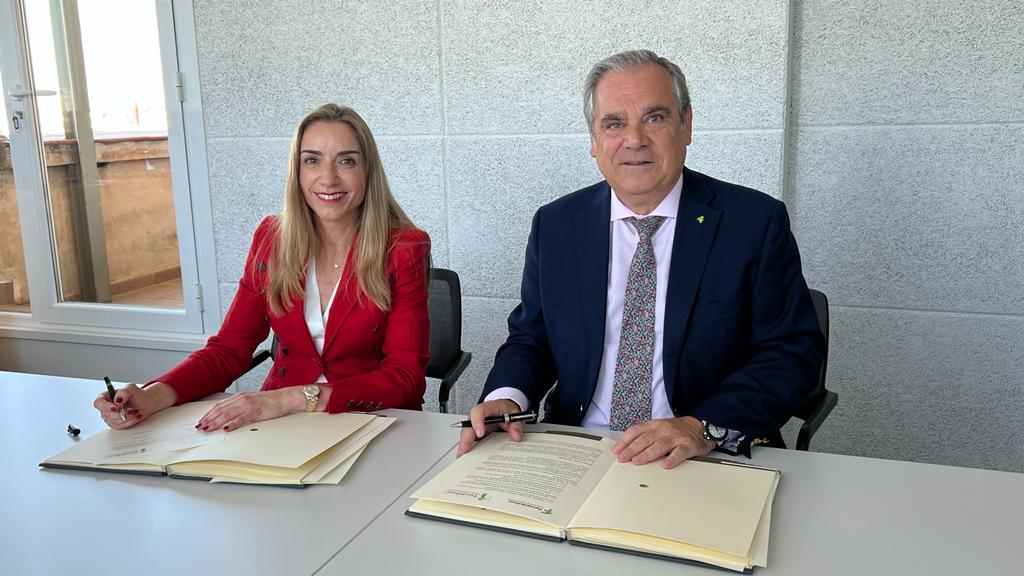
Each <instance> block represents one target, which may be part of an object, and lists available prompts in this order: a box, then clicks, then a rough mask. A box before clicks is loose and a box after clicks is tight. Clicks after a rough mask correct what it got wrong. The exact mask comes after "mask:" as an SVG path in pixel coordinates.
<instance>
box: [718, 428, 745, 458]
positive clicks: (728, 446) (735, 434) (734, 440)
mask: <svg viewBox="0 0 1024 576" xmlns="http://www.w3.org/2000/svg"><path fill="white" fill-rule="evenodd" d="M746 437H747V435H746V434H744V433H742V432H739V431H736V430H729V431H728V432H727V433H726V435H725V440H722V444H721V445H720V446H719V448H721V449H723V450H726V451H728V452H732V453H733V454H735V453H736V452H737V450H738V449H739V447H740V444H742V443H743V440H744V439H746Z"/></svg>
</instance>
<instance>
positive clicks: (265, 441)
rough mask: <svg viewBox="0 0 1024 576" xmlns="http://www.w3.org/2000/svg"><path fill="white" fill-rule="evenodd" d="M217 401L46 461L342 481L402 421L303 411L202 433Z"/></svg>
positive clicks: (172, 412)
mask: <svg viewBox="0 0 1024 576" xmlns="http://www.w3.org/2000/svg"><path fill="white" fill-rule="evenodd" d="M215 403H216V402H215V401H206V402H190V403H187V404H183V405H181V406H175V407H173V408H168V409H166V410H163V411H161V412H158V413H157V414H155V415H153V417H151V418H150V419H148V420H146V421H145V422H143V423H141V424H139V425H137V426H133V427H132V428H129V429H127V430H110V429H107V430H103V431H102V432H99V433H97V434H96V435H94V436H91V437H89V438H87V439H85V440H82V441H81V442H77V443H75V444H74V445H72V446H71V447H69V448H67V449H66V450H63V451H62V452H60V453H58V454H55V455H53V456H51V457H49V458H47V459H46V460H44V461H43V462H42V463H41V464H40V466H43V467H45V468H65V469H73V470H91V471H96V470H101V471H107V472H127V473H135V474H158V475H160V474H166V475H167V476H173V477H181V478H195V479H204V480H205V479H208V480H210V481H211V482H235V483H242V484H272V485H281V486H293V487H303V486H305V485H307V484H338V483H339V482H341V479H342V478H343V477H344V476H345V474H346V473H347V472H348V471H349V469H350V468H351V467H352V465H353V464H354V463H355V461H356V459H357V458H358V457H359V455H360V454H362V452H363V450H364V449H365V448H366V446H367V445H368V444H369V443H370V441H371V440H373V439H374V438H375V437H376V436H377V435H378V434H380V433H381V432H383V431H384V430H385V429H386V428H387V427H388V426H390V425H391V423H392V422H394V421H395V419H394V418H389V417H384V416H374V415H372V414H356V413H346V414H324V413H305V412H301V413H296V414H289V415H287V416H283V417H281V418H276V419H274V420H265V421H263V422H255V423H253V424H249V425H246V426H243V427H241V428H239V429H237V430H232V431H231V432H224V431H222V430H218V431H214V432H203V431H200V430H196V429H195V424H196V422H198V421H199V418H200V417H202V415H203V414H205V413H206V412H207V411H208V410H209V409H210V408H211V407H212V406H213V405H214V404H215Z"/></svg>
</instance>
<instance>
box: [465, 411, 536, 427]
mask: <svg viewBox="0 0 1024 576" xmlns="http://www.w3.org/2000/svg"><path fill="white" fill-rule="evenodd" d="M536 419H537V413H536V412H534V411H533V410H530V411H528V412H513V413H512V414H502V415H501V416H488V417H487V418H484V424H503V423H504V424H508V423H510V422H524V421H529V422H533V421H534V420H536ZM451 427H452V428H472V427H473V422H472V421H470V420H463V421H462V422H456V423H454V424H452V425H451Z"/></svg>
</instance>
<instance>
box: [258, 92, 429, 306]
mask: <svg viewBox="0 0 1024 576" xmlns="http://www.w3.org/2000/svg"><path fill="white" fill-rule="evenodd" d="M320 121H327V122H342V123H344V124H348V125H349V126H351V127H352V130H353V131H354V132H355V134H356V139H357V140H358V141H359V146H360V148H362V151H363V157H364V158H365V159H366V196H365V198H364V199H363V205H362V206H361V208H360V210H361V214H360V218H359V233H358V235H357V246H356V267H355V268H356V279H357V281H358V293H357V298H359V299H362V297H363V296H364V295H365V296H366V297H367V298H369V299H370V301H372V302H373V303H374V304H375V305H376V306H377V307H378V308H380V309H381V310H390V309H391V286H390V284H389V282H388V277H387V271H386V269H385V263H386V262H387V256H388V251H389V250H390V249H391V246H390V237H391V231H392V230H394V229H396V228H412V227H413V223H412V220H410V219H409V217H408V216H406V214H405V212H403V211H402V208H401V207H400V206H399V205H398V202H396V201H395V198H394V196H393V195H392V194H391V188H390V187H389V186H388V179H387V176H385V175H384V169H383V167H382V166H381V162H380V153H379V152H378V151H377V143H376V141H375V140H374V139H373V134H372V133H371V132H370V128H369V126H367V125H366V122H364V121H363V119H362V118H361V117H360V116H359V114H357V113H356V111H355V110H353V109H351V108H349V107H347V106H339V105H337V104H324V105H323V106H320V107H319V108H317V109H316V110H313V111H312V112H310V113H309V114H307V115H306V117H305V118H303V119H302V121H301V122H299V125H298V127H296V128H295V135H294V136H293V137H292V147H291V152H290V153H289V154H288V181H287V183H286V184H285V192H284V210H283V211H282V212H281V215H280V216H279V217H278V237H279V241H278V243H277V246H276V248H275V249H274V250H273V252H272V253H271V257H270V259H269V260H270V262H271V266H270V270H269V273H270V279H269V283H268V285H267V301H268V302H269V304H270V310H271V312H272V313H273V314H274V315H276V316H281V315H283V314H285V313H286V312H290V311H291V309H292V308H293V306H294V304H293V301H294V300H296V299H300V298H302V296H303V294H304V292H303V289H302V284H301V278H302V275H303V273H304V271H305V267H306V263H307V262H308V261H309V260H310V258H312V257H313V256H314V255H315V254H316V251H317V249H318V248H319V245H320V240H319V237H318V236H317V234H316V225H315V224H314V221H313V211H312V210H311V209H310V207H309V206H308V205H306V200H305V199H304V197H303V194H302V188H301V187H300V186H299V150H300V148H301V146H302V136H303V134H305V132H306V128H307V127H309V125H310V124H312V123H314V122H320Z"/></svg>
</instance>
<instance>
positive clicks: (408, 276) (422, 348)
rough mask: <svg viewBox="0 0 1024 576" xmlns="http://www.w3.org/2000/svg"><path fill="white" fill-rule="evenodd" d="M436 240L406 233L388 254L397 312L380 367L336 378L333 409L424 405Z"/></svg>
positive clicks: (392, 312)
mask: <svg viewBox="0 0 1024 576" xmlns="http://www.w3.org/2000/svg"><path fill="white" fill-rule="evenodd" d="M429 254H430V238H429V237H428V236H427V234H426V233H425V232H422V231H419V230H416V231H410V232H406V233H405V234H403V235H402V236H401V237H400V239H399V240H398V241H397V242H396V244H395V246H394V247H393V248H392V249H391V252H390V254H389V255H388V264H387V266H388V274H389V276H391V277H392V278H394V280H393V283H392V285H391V310H390V311H389V312H388V321H387V327H386V332H385V334H384V342H383V344H382V345H381V354H382V359H381V362H380V368H379V369H377V370H373V371H372V372H367V373H363V374H356V375H354V376H349V377H346V378H339V379H335V380H330V381H328V382H327V385H328V386H330V387H331V388H332V392H331V398H330V400H329V402H328V404H327V411H328V412H331V413H337V412H344V411H346V410H351V409H366V408H367V407H368V406H367V403H368V402H369V401H368V400H367V399H368V398H373V399H374V401H373V406H372V408H373V409H381V408H396V407H398V408H409V407H417V408H418V407H420V406H422V404H423V393H424V392H425V391H426V387H427V382H426V372H427V362H428V361H429V359H430V314H429V311H428V308H427V300H428V286H427V274H428V272H429V270H428V268H429V265H428V262H429V260H428V255H429Z"/></svg>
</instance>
